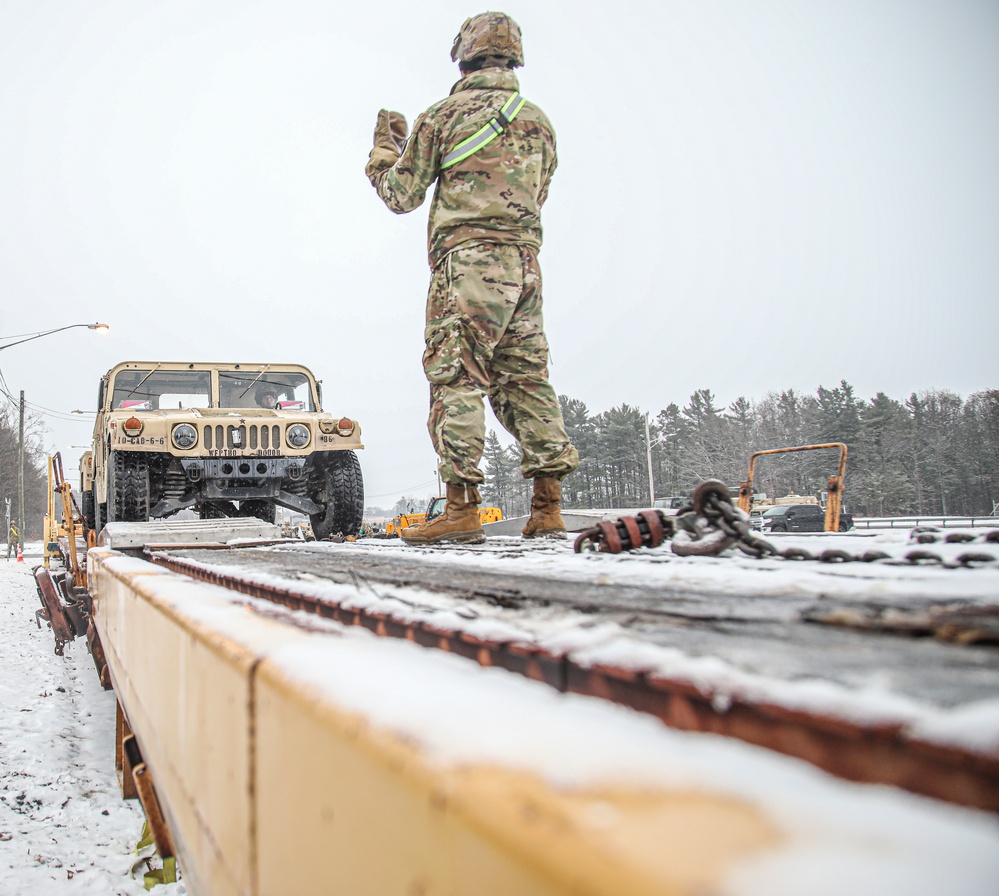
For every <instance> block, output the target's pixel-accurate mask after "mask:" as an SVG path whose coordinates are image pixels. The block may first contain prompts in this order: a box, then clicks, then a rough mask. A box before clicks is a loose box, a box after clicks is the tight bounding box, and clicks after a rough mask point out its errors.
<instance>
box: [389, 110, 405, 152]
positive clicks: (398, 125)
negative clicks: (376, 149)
mask: <svg viewBox="0 0 999 896" xmlns="http://www.w3.org/2000/svg"><path fill="white" fill-rule="evenodd" d="M388 124H389V131H390V132H391V133H392V139H393V140H395V145H396V146H397V147H398V148H399V152H400V153H401V152H402V151H403V150H404V149H405V148H406V138H407V137H408V136H409V124H408V123H407V122H406V116H405V115H403V114H402V113H401V112H389V114H388Z"/></svg>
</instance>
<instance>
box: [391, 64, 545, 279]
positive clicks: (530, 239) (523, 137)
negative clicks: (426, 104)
mask: <svg viewBox="0 0 999 896" xmlns="http://www.w3.org/2000/svg"><path fill="white" fill-rule="evenodd" d="M517 90H519V84H518V82H517V76H516V75H515V74H514V73H513V72H512V71H510V70H507V69H498V68H487V69H483V70H482V71H478V72H471V73H470V74H468V75H466V76H465V77H464V78H462V79H461V80H460V81H458V83H457V84H455V85H454V87H452V88H451V94H450V96H448V97H447V99H443V100H441V101H440V102H439V103H435V104H434V105H433V106H431V107H430V108H429V109H427V111H426V112H424V113H423V114H422V115H420V116H419V117H418V118H417V119H416V121H415V122H414V124H413V132H412V134H411V135H410V138H409V141H408V142H407V144H406V148H405V150H404V151H403V153H402V156H401V157H400V158H399V159H398V161H397V162H396V163H395V164H394V165H393V166H392V167H390V168H385V169H383V170H381V171H378V172H376V173H374V174H373V175H372V176H371V183H372V184H373V185H374V187H375V189H377V190H378V195H379V196H380V197H381V198H382V200H383V201H384V203H385V204H386V205H387V206H388V207H389V208H390V209H391V210H392V211H393V212H395V213H396V214H404V213H405V212H410V211H412V210H413V209H414V208H418V207H419V206H420V205H421V204H422V203H423V200H424V197H425V196H426V192H427V189H428V188H429V187H430V185H431V184H432V183H433V182H434V181H435V180H436V181H437V187H436V189H435V191H434V198H433V200H432V202H431V205H430V219H429V222H428V236H427V250H428V254H429V257H430V265H431V267H434V266H435V265H436V264H437V262H439V261H440V260H441V259H442V258H443V257H444V256H445V255H447V253H448V252H450V251H451V250H452V249H453V248H454V247H455V246H457V245H459V244H460V243H464V242H468V241H480V242H493V243H518V244H522V245H526V246H531V247H533V248H534V249H539V248H540V247H541V206H542V205H543V204H544V201H545V199H547V197H548V184H549V182H550V180H551V176H552V173H553V172H554V171H555V166H556V164H557V159H556V156H555V132H554V131H553V130H552V126H551V123H550V122H549V121H548V118H547V116H546V115H545V113H544V112H542V111H541V110H540V109H539V108H538V107H537V106H535V105H533V104H532V103H530V102H528V103H526V104H525V105H524V107H523V108H522V109H521V110H520V113H519V114H518V115H517V117H516V118H515V119H514V120H513V121H512V122H511V123H510V125H509V126H508V127H507V128H506V130H505V131H504V132H503V133H502V134H501V135H500V136H499V137H497V138H496V139H495V140H493V141H492V142H491V143H489V144H488V145H486V146H485V147H483V148H482V149H480V150H479V151H478V152H477V153H475V154H474V155H472V156H469V157H468V158H467V159H465V160H463V161H461V162H458V163H457V164H456V165H453V166H451V167H450V168H447V169H445V170H444V171H441V169H440V166H441V159H443V157H444V156H445V155H447V153H448V152H450V151H451V150H452V149H454V147H455V146H457V145H458V144H459V143H461V141H462V140H465V139H466V138H468V137H470V136H472V134H474V133H475V132H476V131H478V130H479V128H481V127H482V126H483V125H485V124H487V123H488V121H489V120H490V119H491V118H493V117H494V116H495V115H496V113H497V112H499V110H500V108H501V107H502V106H503V104H504V103H505V102H506V101H507V100H508V99H509V98H510V96H511V92H512V91H517Z"/></svg>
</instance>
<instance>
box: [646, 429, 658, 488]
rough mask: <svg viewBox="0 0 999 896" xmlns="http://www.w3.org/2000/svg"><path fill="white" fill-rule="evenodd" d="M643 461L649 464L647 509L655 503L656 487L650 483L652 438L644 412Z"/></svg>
mask: <svg viewBox="0 0 999 896" xmlns="http://www.w3.org/2000/svg"><path fill="white" fill-rule="evenodd" d="M645 459H646V460H647V461H648V464H649V507H654V506H655V503H656V487H655V484H654V483H653V482H652V436H651V434H650V433H649V413H648V411H646V412H645Z"/></svg>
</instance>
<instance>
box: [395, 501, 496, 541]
mask: <svg viewBox="0 0 999 896" xmlns="http://www.w3.org/2000/svg"><path fill="white" fill-rule="evenodd" d="M446 505H447V495H438V496H437V497H435V498H431V499H430V503H429V504H428V505H427V509H426V511H425V512H423V513H400V514H399V515H398V516H397V517H395V518H394V519H392V520H390V521H389V522H387V523H386V524H385V534H386V535H398V534H399V533H400V532H401V531H402V530H403V529H405V528H406V527H407V526H418V525H419V524H420V523H422V522H425V521H427V520H432V519H433V518H434V517H435V516H440V515H441V514H442V513H443V512H444V507H445V506H446ZM479 519H480V520H481V521H482V523H483V524H485V523H498V522H499V521H500V520H501V519H503V511H502V510H500V509H499V508H498V507H480V508H479Z"/></svg>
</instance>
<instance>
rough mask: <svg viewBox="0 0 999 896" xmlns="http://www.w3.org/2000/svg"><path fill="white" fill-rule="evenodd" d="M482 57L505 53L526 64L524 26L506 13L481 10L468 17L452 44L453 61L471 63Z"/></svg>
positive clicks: (517, 62)
mask: <svg viewBox="0 0 999 896" xmlns="http://www.w3.org/2000/svg"><path fill="white" fill-rule="evenodd" d="M480 56H501V57H503V58H505V59H510V60H512V61H513V64H514V66H520V65H523V64H524V45H523V44H522V43H521V39H520V26H519V25H518V24H517V23H516V22H515V21H514V20H513V19H511V18H510V17H509V16H508V15H507V14H506V13H505V12H480V13H479V14H478V15H477V16H472V17H471V18H470V19H465V22H464V24H463V25H462V26H461V30H460V31H459V32H458V35H457V37H455V39H454V44H453V45H452V46H451V61H452V62H471V61H472V60H473V59H478V58H479V57H480Z"/></svg>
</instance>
